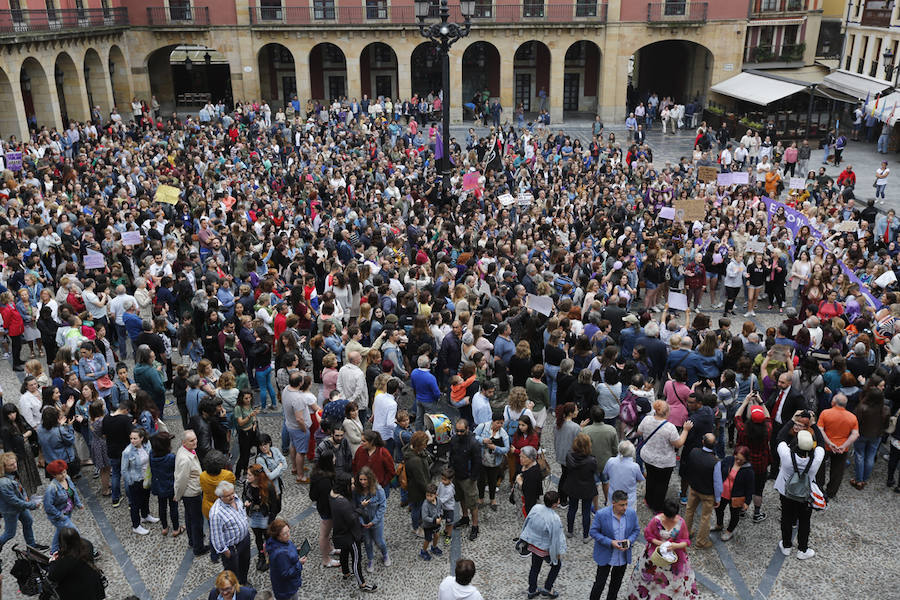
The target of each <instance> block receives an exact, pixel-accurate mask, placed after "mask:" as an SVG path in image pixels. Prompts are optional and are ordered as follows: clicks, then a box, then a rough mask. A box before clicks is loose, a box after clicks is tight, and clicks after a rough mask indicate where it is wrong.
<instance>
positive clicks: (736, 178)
mask: <svg viewBox="0 0 900 600" xmlns="http://www.w3.org/2000/svg"><path fill="white" fill-rule="evenodd" d="M731 183H732V185H749V184H750V174H749V173H746V172H744V171H735V172H733V173H732V174H731Z"/></svg>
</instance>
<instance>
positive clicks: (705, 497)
mask: <svg viewBox="0 0 900 600" xmlns="http://www.w3.org/2000/svg"><path fill="white" fill-rule="evenodd" d="M715 448H716V436H714V435H713V434H711V433H707V434H706V435H704V436H703V446H702V447H700V448H694V449H693V450H691V453H690V454H689V455H688V464H687V480H688V486H689V488H688V503H687V510H686V511H685V515H684V522H685V525H686V526H687V528H688V532H690V530H691V526H692V525H693V524H694V514H695V513H696V512H697V505H698V504H702V505H703V508H702V511H701V513H700V531H698V532H697V537H692V538H691V539H692V540H693V542H694V547H696V548H709V547H711V546H712V542H711V541H710V539H709V519H710V517H711V516H712V513H713V509H714V508H715V507H717V506H718V505H719V501H720V500H721V499H722V470H721V469H719V459H718V458H716V455H715Z"/></svg>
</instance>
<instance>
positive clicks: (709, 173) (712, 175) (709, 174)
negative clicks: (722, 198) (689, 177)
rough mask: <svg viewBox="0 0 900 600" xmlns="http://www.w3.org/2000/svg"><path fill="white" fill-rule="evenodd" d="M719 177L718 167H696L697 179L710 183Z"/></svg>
mask: <svg viewBox="0 0 900 600" xmlns="http://www.w3.org/2000/svg"><path fill="white" fill-rule="evenodd" d="M718 178H719V167H697V179H699V180H700V181H702V182H704V183H712V182H714V181H716V180H717V179H718Z"/></svg>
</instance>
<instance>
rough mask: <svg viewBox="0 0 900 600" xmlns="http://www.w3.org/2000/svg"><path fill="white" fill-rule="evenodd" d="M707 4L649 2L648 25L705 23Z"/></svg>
mask: <svg viewBox="0 0 900 600" xmlns="http://www.w3.org/2000/svg"><path fill="white" fill-rule="evenodd" d="M708 5H709V3H708V2H650V3H648V4H647V22H648V23H664V24H668V23H706V12H707V8H708Z"/></svg>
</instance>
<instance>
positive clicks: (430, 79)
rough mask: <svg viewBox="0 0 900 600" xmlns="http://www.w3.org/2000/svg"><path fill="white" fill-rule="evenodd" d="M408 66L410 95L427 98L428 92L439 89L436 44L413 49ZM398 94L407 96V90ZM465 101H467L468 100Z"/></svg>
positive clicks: (439, 67)
mask: <svg viewBox="0 0 900 600" xmlns="http://www.w3.org/2000/svg"><path fill="white" fill-rule="evenodd" d="M409 65H410V72H411V74H412V79H411V83H412V94H418V95H424V96H427V95H428V93H429V92H436V91H438V90H440V89H441V87H442V82H441V76H442V73H441V52H440V48H439V47H438V46H437V44H434V43H432V42H422V43H421V44H419V45H418V46H416V47H415V48H413V51H412V54H411V55H410V57H409ZM400 93H401V94H407V93H409V90H400ZM412 94H410V97H411V96H412ZM465 101H468V98H466V100H465Z"/></svg>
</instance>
